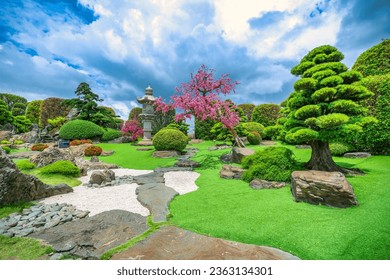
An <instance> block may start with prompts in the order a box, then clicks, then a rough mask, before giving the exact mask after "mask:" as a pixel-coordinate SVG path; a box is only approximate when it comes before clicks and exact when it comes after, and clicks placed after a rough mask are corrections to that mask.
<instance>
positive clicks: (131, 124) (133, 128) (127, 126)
mask: <svg viewBox="0 0 390 280" xmlns="http://www.w3.org/2000/svg"><path fill="white" fill-rule="evenodd" d="M121 131H122V132H124V133H129V134H130V135H131V140H132V141H133V142H134V141H137V139H138V137H140V136H142V135H143V134H144V130H143V129H142V127H141V124H140V123H139V121H138V120H137V116H134V118H133V119H132V120H130V121H127V122H125V123H124V124H123V125H122V127H121Z"/></svg>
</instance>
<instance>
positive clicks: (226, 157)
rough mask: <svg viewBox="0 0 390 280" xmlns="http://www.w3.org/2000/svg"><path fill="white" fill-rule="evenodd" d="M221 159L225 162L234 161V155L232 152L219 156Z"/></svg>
mask: <svg viewBox="0 0 390 280" xmlns="http://www.w3.org/2000/svg"><path fill="white" fill-rule="evenodd" d="M219 159H220V160H221V161H222V162H224V163H231V162H233V155H232V154H224V155H222V156H220V157H219Z"/></svg>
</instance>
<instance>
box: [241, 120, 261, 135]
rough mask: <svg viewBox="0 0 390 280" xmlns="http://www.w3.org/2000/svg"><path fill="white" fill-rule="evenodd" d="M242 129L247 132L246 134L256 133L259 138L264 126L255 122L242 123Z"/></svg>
mask: <svg viewBox="0 0 390 280" xmlns="http://www.w3.org/2000/svg"><path fill="white" fill-rule="evenodd" d="M242 127H243V128H244V129H245V130H247V131H248V132H251V131H256V132H257V133H259V134H260V136H262V135H263V132H264V125H262V124H261V123H257V122H247V123H243V124H242Z"/></svg>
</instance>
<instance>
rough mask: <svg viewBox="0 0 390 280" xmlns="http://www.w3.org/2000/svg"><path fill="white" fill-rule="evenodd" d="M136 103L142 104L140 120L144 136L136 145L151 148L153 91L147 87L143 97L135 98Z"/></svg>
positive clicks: (153, 115) (154, 99)
mask: <svg viewBox="0 0 390 280" xmlns="http://www.w3.org/2000/svg"><path fill="white" fill-rule="evenodd" d="M137 101H138V102H139V103H141V104H142V113H141V114H140V117H141V119H142V124H143V129H144V136H143V139H142V141H140V142H139V143H138V145H141V146H151V145H153V143H152V122H153V119H154V117H155V114H154V108H153V103H154V101H156V98H155V97H154V96H153V89H152V88H151V87H150V85H148V87H147V88H146V89H145V95H144V96H143V97H141V98H139V97H137Z"/></svg>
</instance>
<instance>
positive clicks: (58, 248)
mask: <svg viewBox="0 0 390 280" xmlns="http://www.w3.org/2000/svg"><path fill="white" fill-rule="evenodd" d="M147 229H148V226H147V224H146V218H145V217H143V216H141V215H139V214H135V213H131V212H128V211H123V210H111V211H106V212H103V213H100V214H97V215H95V216H92V217H86V218H85V219H82V220H76V221H72V222H68V223H64V224H62V225H58V226H56V227H52V228H47V229H44V230H42V231H37V232H35V233H32V234H31V235H30V236H29V237H32V238H37V239H40V240H43V241H45V242H46V243H48V244H50V245H51V246H52V247H53V249H54V251H55V252H57V253H59V254H68V255H72V256H75V257H78V258H82V259H99V257H100V256H101V255H102V254H103V253H104V252H106V251H107V250H109V249H111V248H113V247H116V246H119V245H120V244H123V243H125V242H127V241H128V240H129V239H131V238H133V237H136V236H137V235H140V234H141V233H143V232H145V231H146V230H147ZM57 256H58V254H57Z"/></svg>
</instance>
